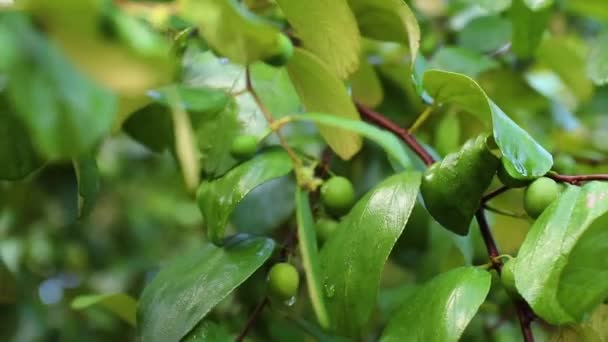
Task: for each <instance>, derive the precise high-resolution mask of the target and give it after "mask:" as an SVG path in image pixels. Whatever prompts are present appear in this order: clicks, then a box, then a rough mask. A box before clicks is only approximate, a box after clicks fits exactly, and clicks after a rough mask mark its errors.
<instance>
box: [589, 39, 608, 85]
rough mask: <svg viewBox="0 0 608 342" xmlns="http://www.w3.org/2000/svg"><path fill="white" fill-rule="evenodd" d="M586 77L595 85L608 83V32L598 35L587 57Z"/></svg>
mask: <svg viewBox="0 0 608 342" xmlns="http://www.w3.org/2000/svg"><path fill="white" fill-rule="evenodd" d="M587 76H589V78H590V79H591V80H592V81H593V83H595V84H596V85H598V86H600V85H604V84H606V83H608V32H607V31H605V32H604V33H602V34H600V35H599V36H598V37H597V38H596V40H595V42H594V43H593V44H592V45H591V49H590V51H589V56H588V57H587Z"/></svg>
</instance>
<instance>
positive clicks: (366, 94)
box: [350, 57, 384, 108]
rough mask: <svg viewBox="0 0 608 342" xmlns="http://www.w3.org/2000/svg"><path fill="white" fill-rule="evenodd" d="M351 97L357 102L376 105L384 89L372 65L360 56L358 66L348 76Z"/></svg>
mask: <svg viewBox="0 0 608 342" xmlns="http://www.w3.org/2000/svg"><path fill="white" fill-rule="evenodd" d="M350 85H351V88H352V97H353V100H355V101H356V102H358V103H361V104H363V105H365V106H368V107H371V108H373V107H376V106H377V105H379V104H380V103H381V102H382V98H383V97H384V89H382V83H380V78H379V77H378V74H377V73H376V70H374V67H373V66H372V65H371V64H370V63H369V61H368V60H367V59H365V58H364V57H362V59H361V63H360V64H359V68H358V69H357V71H355V72H354V73H353V74H352V75H351V76H350Z"/></svg>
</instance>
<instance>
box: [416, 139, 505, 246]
mask: <svg viewBox="0 0 608 342" xmlns="http://www.w3.org/2000/svg"><path fill="white" fill-rule="evenodd" d="M487 139H488V135H486V134H482V135H480V136H478V137H477V138H474V139H470V140H469V141H467V142H466V143H465V144H464V146H463V147H462V148H461V149H460V151H458V152H455V153H451V154H448V155H447V156H446V157H445V158H444V159H443V160H442V161H441V162H437V163H435V164H433V165H432V166H431V167H430V168H429V169H428V170H427V171H426V172H425V174H424V177H423V178H422V185H421V187H420V192H421V193H422V198H424V204H425V205H426V208H427V210H428V211H429V213H430V214H431V215H432V216H433V217H434V218H435V219H436V220H437V222H439V223H441V225H442V226H444V227H445V228H447V229H449V230H451V231H453V232H454V233H457V234H460V235H467V233H468V232H469V225H470V224H471V220H472V219H473V216H475V212H476V211H477V209H478V208H479V204H480V203H481V198H482V197H483V194H484V192H485V191H486V189H487V188H488V186H489V185H490V183H491V182H492V178H494V174H496V170H497V169H498V165H499V163H500V161H499V159H498V157H496V156H495V155H494V154H493V153H492V152H491V151H490V150H489V148H488V146H487Z"/></svg>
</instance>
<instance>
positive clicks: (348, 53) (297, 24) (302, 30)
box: [276, 0, 361, 79]
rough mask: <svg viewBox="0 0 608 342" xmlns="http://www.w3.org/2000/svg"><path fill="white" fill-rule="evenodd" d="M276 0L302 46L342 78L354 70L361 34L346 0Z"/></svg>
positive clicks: (357, 60)
mask: <svg viewBox="0 0 608 342" xmlns="http://www.w3.org/2000/svg"><path fill="white" fill-rule="evenodd" d="M276 2H277V4H279V7H280V8H281V10H282V11H283V13H284V14H285V17H286V18H287V21H289V23H290V24H291V26H293V28H294V29H295V31H296V34H297V35H298V37H299V38H300V39H302V43H303V45H304V47H305V48H306V49H307V50H309V51H311V52H312V53H314V54H315V55H316V56H317V57H319V58H320V59H321V60H322V61H323V62H324V64H325V65H326V66H327V70H329V71H330V72H331V73H332V74H333V75H335V76H336V77H338V78H342V79H344V78H346V77H348V75H350V74H351V73H352V72H353V71H355V70H356V69H357V66H358V64H359V52H360V49H361V37H360V35H359V29H358V27H357V22H356V21H355V17H354V16H353V13H352V12H351V10H350V8H349V7H348V4H347V1H346V0H307V1H292V0H276ZM313 23H320V25H314V24H313Z"/></svg>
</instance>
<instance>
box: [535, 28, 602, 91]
mask: <svg viewBox="0 0 608 342" xmlns="http://www.w3.org/2000/svg"><path fill="white" fill-rule="evenodd" d="M583 47H584V45H583V42H581V41H577V40H574V39H570V40H568V39H565V38H563V37H553V38H550V39H546V40H544V41H543V42H542V44H541V45H540V46H539V48H538V51H537V52H536V59H537V60H538V62H540V63H542V64H544V65H546V66H547V67H549V68H550V69H551V70H553V71H554V72H555V73H556V74H557V75H558V76H559V77H560V79H561V80H562V81H563V82H564V83H565V84H566V85H567V87H568V89H570V91H571V92H572V93H573V94H574V95H575V96H576V97H577V99H578V101H579V103H582V102H586V101H587V100H589V99H590V98H591V96H593V83H592V82H591V80H589V78H588V77H587V70H586V60H585V52H584V51H583V50H582V49H583Z"/></svg>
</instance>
